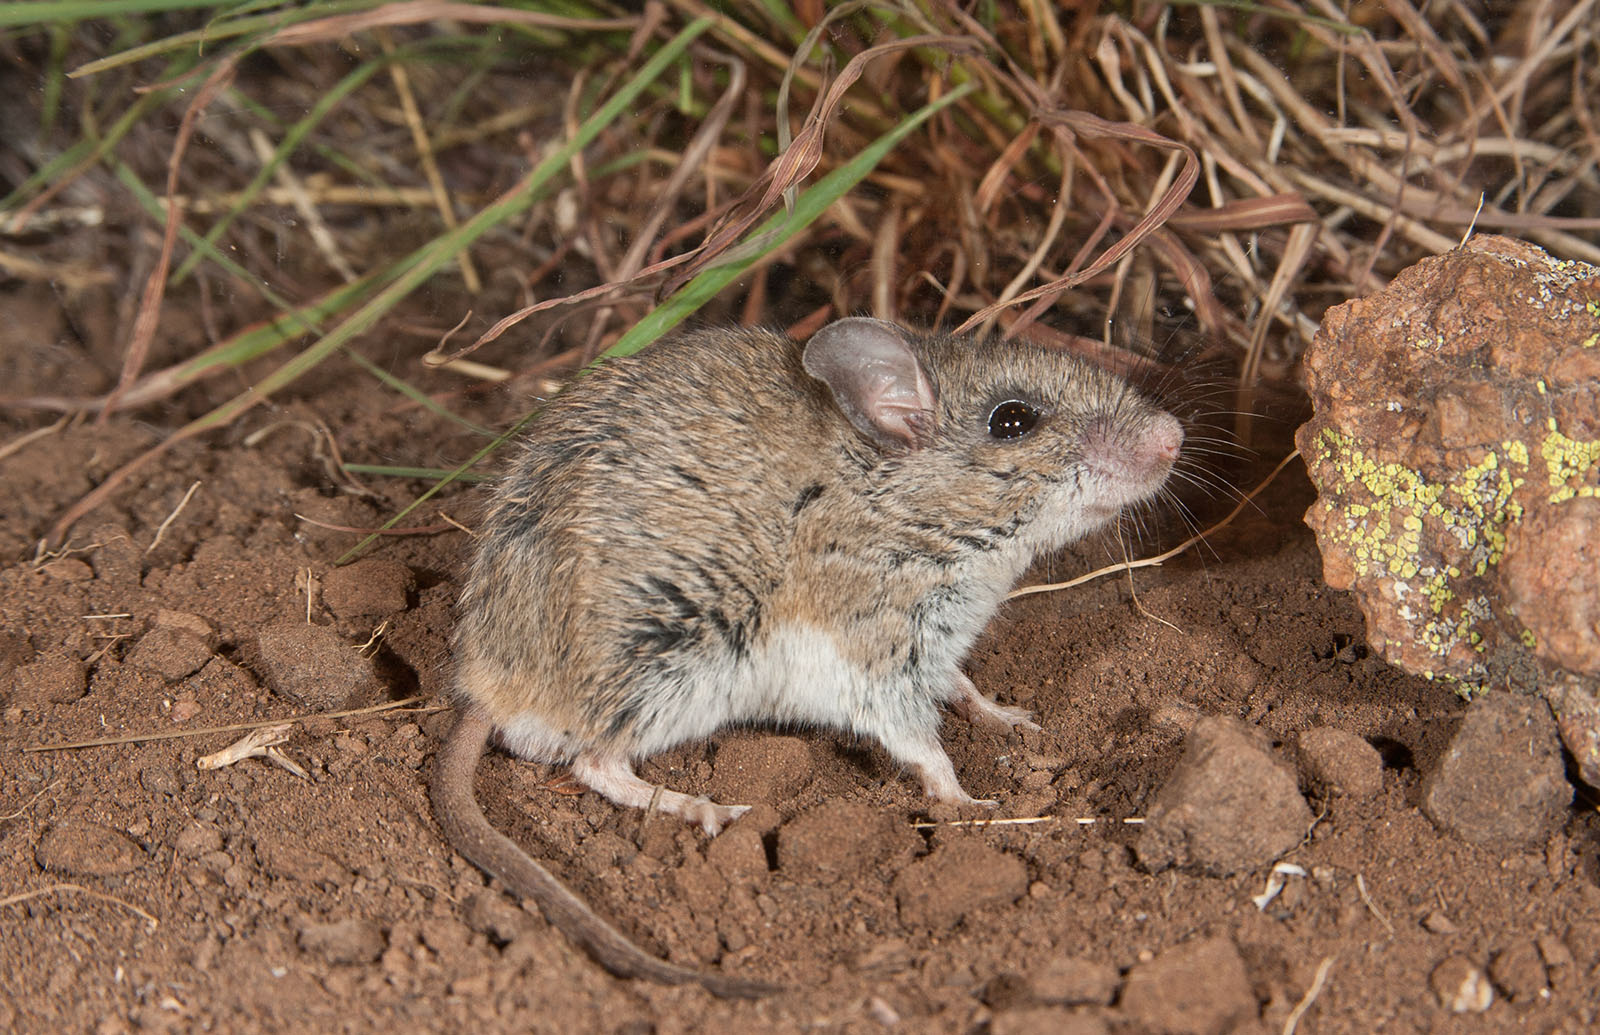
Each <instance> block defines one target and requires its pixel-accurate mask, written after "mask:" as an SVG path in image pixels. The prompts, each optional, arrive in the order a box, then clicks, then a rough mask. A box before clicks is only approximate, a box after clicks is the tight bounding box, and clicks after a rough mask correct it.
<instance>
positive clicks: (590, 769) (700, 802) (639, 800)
mask: <svg viewBox="0 0 1600 1035" xmlns="http://www.w3.org/2000/svg"><path fill="white" fill-rule="evenodd" d="M572 777H573V779H575V780H577V781H578V782H579V783H581V784H583V785H584V786H586V787H588V788H589V789H590V790H592V791H595V792H596V793H598V794H602V795H604V796H605V797H607V798H610V799H611V800H612V801H613V802H615V803H617V804H618V805H623V806H626V807H629V808H635V809H654V810H656V811H658V812H665V813H667V814H669V815H673V816H678V817H679V818H681V819H682V820H683V821H684V822H686V823H692V824H695V825H697V826H699V827H700V829H701V830H704V831H705V832H706V833H707V834H709V835H711V836H713V837H715V836H716V835H717V834H718V833H720V832H721V831H722V828H723V827H725V826H727V825H728V824H729V823H732V822H733V821H734V820H736V819H738V818H739V817H740V816H742V815H744V814H745V813H746V812H749V811H750V806H748V805H719V804H717V803H716V802H714V801H712V800H711V799H710V798H707V797H705V796H704V795H701V796H700V797H693V796H691V795H688V794H684V793H682V792H680V791H674V790H669V789H667V788H665V787H659V786H657V785H656V784H653V783H650V782H649V781H647V780H644V779H641V778H640V776H639V775H638V774H637V773H635V772H634V771H633V766H632V765H631V764H629V762H628V760H627V759H626V758H623V757H621V756H620V755H606V754H598V753H594V752H584V753H583V754H580V755H578V756H577V757H576V758H574V759H573V760H572Z"/></svg>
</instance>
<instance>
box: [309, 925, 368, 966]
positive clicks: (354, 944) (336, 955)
mask: <svg viewBox="0 0 1600 1035" xmlns="http://www.w3.org/2000/svg"><path fill="white" fill-rule="evenodd" d="M386 944H387V942H386V941H385V939H384V937H383V928H381V927H379V926H378V925H377V924H375V923H373V922H372V921H370V920H357V919H352V920H336V921H334V922H333V923H328V924H306V925H305V926H304V927H302V928H300V948H301V949H302V950H304V951H306V952H309V953H313V954H315V955H317V956H320V957H322V958H323V959H324V960H327V961H328V962H329V963H371V962H373V961H374V960H376V959H377V958H378V957H379V956H381V955H383V950H384V946H385V945H386Z"/></svg>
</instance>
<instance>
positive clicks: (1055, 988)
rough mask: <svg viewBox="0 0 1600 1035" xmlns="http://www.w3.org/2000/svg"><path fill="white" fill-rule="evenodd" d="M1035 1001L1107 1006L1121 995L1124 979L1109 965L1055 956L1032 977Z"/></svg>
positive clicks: (1036, 969)
mask: <svg viewBox="0 0 1600 1035" xmlns="http://www.w3.org/2000/svg"><path fill="white" fill-rule="evenodd" d="M1028 983H1029V985H1030V986H1031V987H1032V989H1033V995H1034V998H1036V999H1038V1000H1039V1001H1040V1002H1045V1003H1059V1004H1061V1005H1063V1006H1078V1005H1083V1004H1093V1005H1101V1006H1104V1005H1106V1004H1107V1003H1110V1002H1111V1000H1112V998H1113V997H1115V996H1116V994H1117V986H1118V985H1120V984H1121V983H1122V976H1121V974H1119V973H1118V972H1117V968H1116V967H1113V966H1111V965H1110V964H1108V963H1096V962H1095V961H1094V960H1086V959H1082V958H1081V957H1078V956H1052V957H1050V958H1049V959H1047V960H1045V961H1044V962H1043V963H1042V964H1041V965H1039V966H1038V967H1036V968H1034V970H1033V971H1032V972H1031V973H1030V974H1029V977H1028Z"/></svg>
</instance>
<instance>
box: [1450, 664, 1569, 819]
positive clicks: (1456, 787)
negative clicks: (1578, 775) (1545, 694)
mask: <svg viewBox="0 0 1600 1035" xmlns="http://www.w3.org/2000/svg"><path fill="white" fill-rule="evenodd" d="M1571 802H1572V785H1571V784H1569V783H1567V779H1566V771H1565V769H1564V767H1563V765H1562V761H1561V745H1560V742H1559V741H1558V739H1557V737H1556V731H1555V720H1554V719H1552V718H1551V716H1550V709H1549V707H1548V706H1547V705H1546V704H1545V702H1544V701H1542V700H1540V699H1539V698H1537V697H1528V696H1525V695H1521V694H1514V693H1509V692H1506V691H1503V690H1500V691H1490V692H1487V693H1484V694H1482V695H1480V696H1479V697H1478V698H1477V699H1476V700H1474V701H1473V702H1472V704H1471V705H1470V706H1469V707H1468V708H1467V714H1466V717H1465V718H1464V719H1462V722H1461V728H1460V729H1459V730H1457V731H1456V735H1455V737H1454V738H1453V739H1452V740H1451V741H1450V747H1449V749H1448V750H1447V751H1446V752H1445V754H1444V757H1443V758H1442V759H1440V761H1439V765H1438V767H1437V768H1436V769H1435V770H1434V771H1433V772H1432V773H1430V774H1429V775H1428V777H1427V778H1426V780H1425V781H1424V783H1423V788H1422V811H1423V812H1424V813H1426V814H1427V816H1428V818H1429V819H1431V820H1433V821H1434V823H1436V824H1437V825H1438V826H1439V827H1440V828H1441V829H1444V830H1447V831H1449V832H1450V833H1452V834H1454V835H1456V836H1457V837H1460V838H1462V839H1463V840H1466V841H1470V842H1472V843H1474V844H1500V845H1523V846H1533V845H1537V844H1541V843H1543V842H1544V840H1545V839H1546V838H1547V837H1548V836H1549V835H1550V833H1551V832H1552V831H1554V829H1555V828H1556V827H1557V826H1559V825H1560V824H1561V823H1562V821H1563V820H1565V818H1566V812H1567V807H1568V805H1570V804H1571Z"/></svg>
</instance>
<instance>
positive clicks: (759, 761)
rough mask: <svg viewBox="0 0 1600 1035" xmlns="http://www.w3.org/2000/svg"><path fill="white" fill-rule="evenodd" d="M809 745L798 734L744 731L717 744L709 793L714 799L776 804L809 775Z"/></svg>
mask: <svg viewBox="0 0 1600 1035" xmlns="http://www.w3.org/2000/svg"><path fill="white" fill-rule="evenodd" d="M811 773H812V762H811V745H810V744H808V743H807V742H806V741H804V740H801V739H800V738H799V737H775V736H772V735H770V734H765V733H748V734H742V735H740V736H736V737H731V738H729V739H727V740H724V741H723V742H722V744H721V745H720V746H719V747H718V748H717V758H716V765H715V767H714V768H713V770H712V774H711V780H710V785H709V788H708V790H709V794H710V797H711V798H712V800H714V801H730V802H738V803H740V804H743V805H751V804H755V803H758V802H760V803H765V804H768V805H772V804H776V803H778V802H781V801H783V800H785V799H787V798H791V797H793V796H794V794H795V792H796V791H798V790H800V788H802V787H804V786H805V785H806V783H807V782H808V781H809V780H810V779H811Z"/></svg>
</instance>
